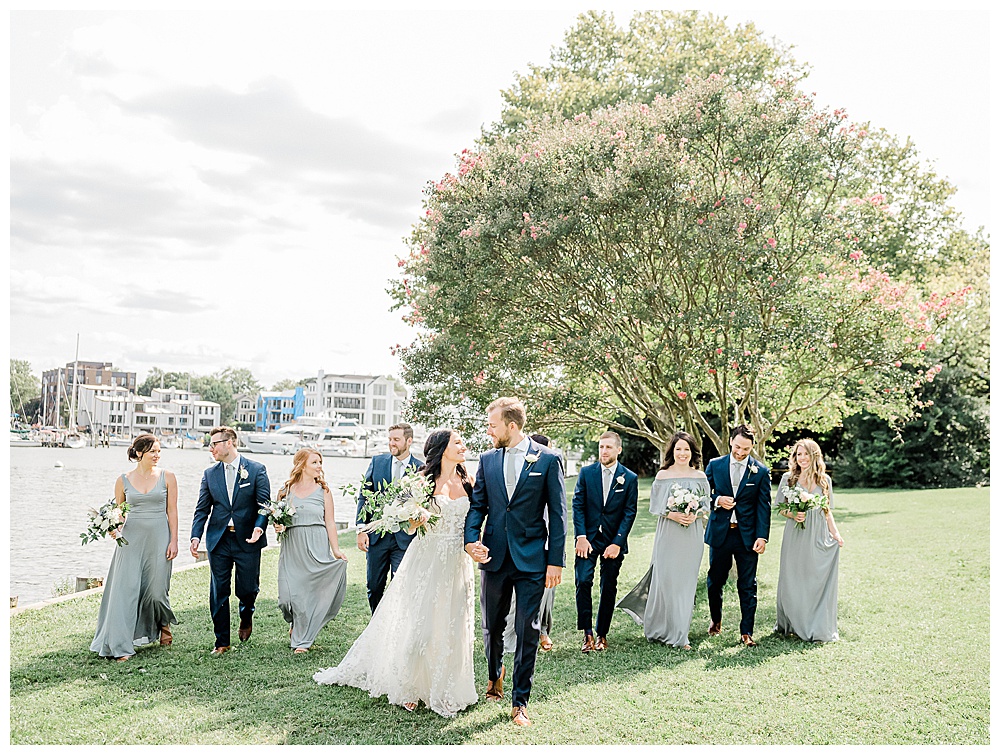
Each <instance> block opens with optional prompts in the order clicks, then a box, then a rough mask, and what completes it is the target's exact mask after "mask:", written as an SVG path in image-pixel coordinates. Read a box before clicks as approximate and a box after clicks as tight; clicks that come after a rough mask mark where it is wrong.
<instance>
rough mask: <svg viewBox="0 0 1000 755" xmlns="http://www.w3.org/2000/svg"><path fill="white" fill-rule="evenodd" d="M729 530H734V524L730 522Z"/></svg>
mask: <svg viewBox="0 0 1000 755" xmlns="http://www.w3.org/2000/svg"><path fill="white" fill-rule="evenodd" d="M729 529H731V530H734V529H736V522H730V523H729Z"/></svg>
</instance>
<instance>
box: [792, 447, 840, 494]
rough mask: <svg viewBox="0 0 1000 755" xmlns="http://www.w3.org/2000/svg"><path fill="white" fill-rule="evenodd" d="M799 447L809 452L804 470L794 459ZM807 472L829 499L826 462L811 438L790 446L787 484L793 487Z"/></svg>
mask: <svg viewBox="0 0 1000 755" xmlns="http://www.w3.org/2000/svg"><path fill="white" fill-rule="evenodd" d="M799 446H802V447H803V448H805V449H806V451H808V452H809V466H808V467H806V468H805V469H803V468H802V467H800V466H799V460H798V459H796V458H795V454H797V453H798V452H799ZM807 472H809V473H811V474H812V477H813V480H814V481H815V482H816V483H817V484H818V485H819V487H820V490H822V491H823V495H825V496H828V497H829V495H830V485H829V483H827V481H826V462H825V461H823V452H822V451H821V450H820V448H819V443H817V442H816V441H814V440H813V439H812V438H803V439H802V440H798V441H796V442H795V445H794V446H792V454H791V457H790V458H789V459H788V484H789V485H794V484H795V483H796V482H798V481H799V478H800V477H801V476H802V475H804V474H806V473H807Z"/></svg>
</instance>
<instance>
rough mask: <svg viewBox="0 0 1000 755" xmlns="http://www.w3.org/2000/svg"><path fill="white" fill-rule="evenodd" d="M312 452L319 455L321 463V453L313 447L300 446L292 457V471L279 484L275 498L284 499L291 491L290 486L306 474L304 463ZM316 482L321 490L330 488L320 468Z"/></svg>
mask: <svg viewBox="0 0 1000 755" xmlns="http://www.w3.org/2000/svg"><path fill="white" fill-rule="evenodd" d="M313 454H316V455H317V456H318V457H319V461H320V464H322V463H323V454H321V453H320V452H319V451H317V450H316V449H315V448H300V449H299V450H298V451H296V452H295V456H293V457H292V471H291V472H290V473H289V475H288V480H287V481H286V482H285V484H284V485H282V486H281V490H279V491H278V498H277V500H279V501H282V500H284V499H285V498H286V497H287V496H288V494H289V493H290V492H291V490H292V486H293V485H295V484H296V483H298V482H299V480H301V479H302V478H303V477H305V476H306V463H307V462H308V461H309V457H310V456H312V455H313ZM316 482H318V483H319V486H320V487H321V488H323V490H325V491H327V492H329V490H330V488H329V487H327V484H326V480H325V479H324V477H323V471H322V470H320V473H319V477H317V478H316Z"/></svg>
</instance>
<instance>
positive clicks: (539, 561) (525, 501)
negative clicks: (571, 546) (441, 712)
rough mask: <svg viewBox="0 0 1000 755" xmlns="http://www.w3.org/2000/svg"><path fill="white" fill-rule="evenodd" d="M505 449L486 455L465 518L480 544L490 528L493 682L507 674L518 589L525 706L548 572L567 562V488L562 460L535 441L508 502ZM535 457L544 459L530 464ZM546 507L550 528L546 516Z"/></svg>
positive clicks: (517, 693) (485, 577)
mask: <svg viewBox="0 0 1000 755" xmlns="http://www.w3.org/2000/svg"><path fill="white" fill-rule="evenodd" d="M505 451H506V449H502V448H498V449H493V450H490V451H487V452H486V453H484V454H483V455H482V456H480V458H479V470H478V472H477V473H476V485H475V488H474V489H473V491H472V499H471V502H470V505H469V513H468V515H467V516H466V519H465V542H466V544H468V543H474V542H476V541H477V540H478V539H479V534H480V530H482V542H483V545H485V546H486V547H487V548H489V550H490V552H489V556H490V561H489V562H488V563H485V564H480V565H479V568H480V569H481V570H482V584H481V590H480V604H481V607H482V620H483V643H484V645H485V646H486V662H487V665H488V667H489V678H490V680H491V681H493V680H496V679H498V678H499V677H500V666H501V663H502V660H503V633H504V627H505V626H506V622H507V613H508V612H509V610H510V601H511V592H512V591H513V592H514V594H515V596H516V597H515V600H516V603H517V605H516V607H515V613H514V632H515V634H516V635H517V650H516V652H515V654H514V669H513V689H512V702H513V705H514V706H515V707H519V706H525V705H527V704H528V698H529V696H530V695H531V680H532V677H533V676H534V673H535V656H536V654H537V651H538V633H539V630H540V629H541V624H540V621H539V611H540V609H541V602H542V593H543V592H544V591H545V572H546V569H547V567H548V566H550V565H551V566H560V567H561V566H564V565H565V563H566V492H565V489H564V487H563V472H562V464H561V462H560V461H559V457H558V456H557V455H556V454H555V453H554V452H553V451H551V450H550V449H548V448H546V447H545V446H541V445H539V444H538V443H536V442H535V441H533V440H530V441H529V444H528V450H527V453H526V454H525V462H524V466H523V467H522V469H521V474H520V476H519V477H518V478H517V485H516V487H515V488H514V493H513V495H512V496H511V497H510V498H509V499H508V497H507V486H506V484H505V482H504V467H503V464H504V454H505ZM534 456H537V459H536V460H534V461H528V458H529V457H534ZM546 510H547V511H548V516H549V523H548V526H547V527H546V524H545V519H544V518H543V516H542V513H543V512H544V511H546ZM484 521H485V523H486V526H485V528H484V527H483V523H484ZM546 543H548V548H546ZM515 588H516V589H515Z"/></svg>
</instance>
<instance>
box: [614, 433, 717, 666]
mask: <svg viewBox="0 0 1000 755" xmlns="http://www.w3.org/2000/svg"><path fill="white" fill-rule="evenodd" d="M675 486H677V487H678V488H681V489H683V490H684V491H686V492H688V493H693V494H694V496H695V497H696V498H697V501H696V503H693V504H692V510H690V511H685V512H681V511H675V510H673V508H674V496H675V490H674V489H675ZM709 495H710V491H709V485H708V479H707V478H706V477H705V473H704V472H702V471H701V451H700V450H699V449H698V444H697V442H696V441H695V439H694V438H693V437H691V436H690V435H688V434H687V433H685V432H678V433H675V434H674V436H673V437H672V438H671V439H670V445H669V446H668V447H667V453H666V455H665V456H664V460H663V465H662V466H661V467H660V471H659V472H657V473H656V477H655V478H654V480H653V486H652V487H651V488H650V490H649V512H650V513H651V514H657V515H658V521H657V523H656V535H655V537H654V538H653V558H652V562H651V563H650V566H649V571H647V572H646V576H644V577H643V578H642V579H641V580H639V584H637V585H636V586H635V587H634V588H632V591H631V592H629V594H628V595H626V596H625V597H624V598H622V599H621V600H620V601H618V606H617V607H618V608H621V609H622V610H623V611H625V613H627V614H628V615H629V616H631V617H632V618H633V619H635V621H637V622H638V623H639V624H641V625H642V632H643V634H645V635H646V639H647V640H655V641H656V642H662V643H663V644H664V645H672V646H674V647H679V648H683V649H684V650H690V649H691V644H690V641H689V639H688V632H689V631H690V630H691V617H692V616H693V614H694V597H695V593H696V592H697V590H698V572H699V570H700V569H701V559H702V556H703V554H704V551H705V518H706V517H707V515H708V510H709V509H708V506H709ZM678 505H679V504H678ZM699 514H700V515H701V516H699Z"/></svg>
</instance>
